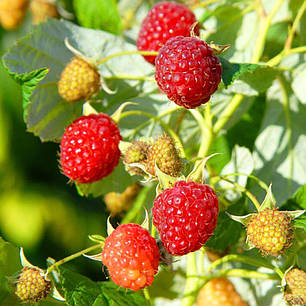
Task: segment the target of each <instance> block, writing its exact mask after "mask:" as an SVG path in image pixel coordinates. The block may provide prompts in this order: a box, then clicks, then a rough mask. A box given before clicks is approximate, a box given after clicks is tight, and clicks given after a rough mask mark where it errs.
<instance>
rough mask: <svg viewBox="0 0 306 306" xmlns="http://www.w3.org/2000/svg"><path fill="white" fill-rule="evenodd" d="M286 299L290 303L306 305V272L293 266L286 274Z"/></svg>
mask: <svg viewBox="0 0 306 306" xmlns="http://www.w3.org/2000/svg"><path fill="white" fill-rule="evenodd" d="M285 279H286V288H285V292H284V295H285V299H286V301H287V302H288V303H289V304H290V305H306V272H305V271H303V270H301V269H298V268H293V269H291V270H290V271H289V272H288V273H287V274H286V276H285Z"/></svg>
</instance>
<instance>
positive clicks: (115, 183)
mask: <svg viewBox="0 0 306 306" xmlns="http://www.w3.org/2000/svg"><path fill="white" fill-rule="evenodd" d="M137 179H138V177H137V176H130V175H129V174H128V173H127V172H126V171H125V168H124V166H123V164H122V162H120V163H119V165H118V166H117V167H116V168H115V170H114V171H113V172H112V173H111V174H110V175H109V176H107V177H105V178H103V179H102V180H100V181H97V182H94V183H91V184H80V183H76V184H75V185H76V188H77V190H78V192H79V194H80V195H81V196H86V197H88V196H89V195H92V196H93V197H99V196H102V195H104V194H106V193H108V192H112V191H113V192H118V193H121V192H123V191H124V190H125V189H126V188H127V187H128V186H130V185H132V184H133V183H135V182H136V181H137Z"/></svg>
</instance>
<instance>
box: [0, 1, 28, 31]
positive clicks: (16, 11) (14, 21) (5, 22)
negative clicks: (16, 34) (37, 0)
mask: <svg viewBox="0 0 306 306" xmlns="http://www.w3.org/2000/svg"><path fill="white" fill-rule="evenodd" d="M28 4H29V0H0V23H1V25H2V27H3V28H4V29H6V30H13V29H16V28H17V27H18V26H19V25H20V24H21V23H22V21H23V19H24V17H25V15H26V13H27V8H28Z"/></svg>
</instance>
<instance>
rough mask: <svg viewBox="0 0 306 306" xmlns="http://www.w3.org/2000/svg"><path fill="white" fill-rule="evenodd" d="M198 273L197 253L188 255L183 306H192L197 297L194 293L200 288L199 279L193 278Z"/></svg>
mask: <svg viewBox="0 0 306 306" xmlns="http://www.w3.org/2000/svg"><path fill="white" fill-rule="evenodd" d="M196 273H197V264H196V253H195V252H192V253H189V254H188V255H187V274H186V278H187V279H186V284H185V290H184V297H183V299H182V301H181V306H192V305H193V303H194V299H195V296H194V294H193V292H194V291H195V290H196V289H197V287H198V281H199V280H198V279H196V278H194V277H192V275H195V274H196Z"/></svg>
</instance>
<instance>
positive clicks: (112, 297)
mask: <svg viewBox="0 0 306 306" xmlns="http://www.w3.org/2000/svg"><path fill="white" fill-rule="evenodd" d="M60 282H61V286H62V289H63V291H64V294H65V298H66V300H67V303H68V305H71V306H83V305H84V306H88V305H95V306H125V305H130V306H138V305H146V300H145V298H144V296H143V294H142V292H141V291H140V292H133V291H131V290H126V289H124V288H120V287H119V286H117V285H116V284H114V283H113V282H112V281H107V282H100V283H97V282H94V281H92V280H90V279H89V278H87V277H85V276H82V275H80V274H78V273H75V272H72V271H69V270H67V269H64V268H61V269H60Z"/></svg>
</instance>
